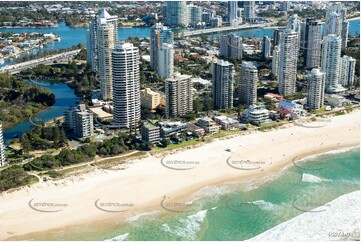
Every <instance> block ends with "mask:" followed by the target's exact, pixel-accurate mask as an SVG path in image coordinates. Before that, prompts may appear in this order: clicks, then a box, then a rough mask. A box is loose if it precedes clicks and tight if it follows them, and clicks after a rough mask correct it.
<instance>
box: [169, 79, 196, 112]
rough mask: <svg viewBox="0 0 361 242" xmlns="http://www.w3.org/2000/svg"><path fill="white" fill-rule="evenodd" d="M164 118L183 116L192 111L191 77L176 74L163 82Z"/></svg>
mask: <svg viewBox="0 0 361 242" xmlns="http://www.w3.org/2000/svg"><path fill="white" fill-rule="evenodd" d="M165 95H166V105H165V107H166V109H165V114H166V117H178V116H184V115H186V114H188V113H190V112H192V111H193V94H192V81H191V76H188V75H180V74H179V73H176V74H175V75H174V77H172V78H168V79H166V80H165Z"/></svg>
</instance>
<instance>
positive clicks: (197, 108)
mask: <svg viewBox="0 0 361 242" xmlns="http://www.w3.org/2000/svg"><path fill="white" fill-rule="evenodd" d="M193 109H194V111H195V112H196V113H198V112H201V111H202V109H203V104H202V102H201V100H199V98H196V99H194V100H193Z"/></svg>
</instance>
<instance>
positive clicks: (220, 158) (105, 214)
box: [0, 110, 360, 240]
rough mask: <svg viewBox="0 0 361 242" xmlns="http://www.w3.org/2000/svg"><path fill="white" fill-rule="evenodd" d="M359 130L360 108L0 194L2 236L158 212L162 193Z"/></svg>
mask: <svg viewBox="0 0 361 242" xmlns="http://www.w3.org/2000/svg"><path fill="white" fill-rule="evenodd" d="M319 124H320V125H319ZM359 135H360V111H359V110H358V111H355V112H353V113H351V114H348V115H341V116H335V117H332V118H327V120H326V121H323V122H314V123H311V124H307V125H305V126H299V125H295V126H292V127H290V128H286V129H279V130H274V131H270V132H257V133H253V134H249V135H242V136H237V137H234V138H230V139H224V140H215V141H213V142H211V143H209V144H206V145H203V146H201V147H198V148H195V149H188V150H185V151H181V152H178V153H176V154H173V155H169V156H165V157H163V159H162V158H157V157H154V156H149V157H148V158H145V159H142V160H136V161H134V164H130V165H128V167H127V168H126V169H122V170H102V169H98V170H97V171H96V172H92V173H88V174H84V175H82V176H81V177H77V178H68V180H64V181H61V180H60V181H57V182H56V183H55V182H42V183H39V184H35V185H34V186H32V187H30V188H28V187H27V188H23V189H20V190H18V191H15V192H11V193H3V194H1V195H0V207H1V210H0V240H9V239H10V240H11V239H19V238H21V239H24V238H26V239H31V238H32V237H31V233H34V232H43V231H47V230H55V229H58V228H63V227H66V226H73V225H82V224H95V226H96V222H97V221H103V220H108V221H111V220H112V219H113V220H114V221H118V222H119V220H120V217H127V216H130V215H131V214H132V213H133V212H135V211H137V212H138V211H147V210H151V209H159V210H162V209H164V207H162V206H161V202H162V200H164V199H168V200H167V201H182V200H184V199H186V198H190V197H191V195H192V194H193V193H194V192H196V191H198V190H199V189H201V188H204V187H206V186H208V185H215V184H221V183H226V182H232V181H236V180H242V179H251V178H252V179H257V178H258V177H265V176H270V175H272V174H275V173H277V172H279V171H281V170H282V169H283V168H284V167H286V166H288V165H290V164H292V161H293V160H294V159H295V157H297V158H298V159H301V158H302V157H306V156H309V155H312V154H319V153H323V152H326V151H330V150H336V149H341V148H345V147H354V146H359V143H360V136H359ZM226 149H229V150H228V151H226ZM164 196H165V197H164ZM51 203H52V204H51ZM54 204H55V205H54Z"/></svg>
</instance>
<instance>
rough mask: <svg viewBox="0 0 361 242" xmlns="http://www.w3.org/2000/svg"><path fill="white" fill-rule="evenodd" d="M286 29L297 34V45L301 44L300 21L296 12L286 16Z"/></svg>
mask: <svg viewBox="0 0 361 242" xmlns="http://www.w3.org/2000/svg"><path fill="white" fill-rule="evenodd" d="M287 29H288V30H291V31H293V32H296V33H297V34H298V46H300V45H301V33H302V21H301V19H300V18H299V17H298V15H297V14H293V15H291V16H290V17H289V18H288V24H287Z"/></svg>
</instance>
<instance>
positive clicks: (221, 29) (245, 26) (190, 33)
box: [181, 22, 274, 37]
mask: <svg viewBox="0 0 361 242" xmlns="http://www.w3.org/2000/svg"><path fill="white" fill-rule="evenodd" d="M272 24H274V23H273V22H270V23H264V24H243V25H238V26H227V27H219V28H210V29H200V30H193V31H184V32H183V33H182V34H181V35H182V36H184V37H187V36H194V35H201V34H210V33H220V32H227V31H235V30H241V29H253V28H264V27H267V26H271V25H272Z"/></svg>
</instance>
